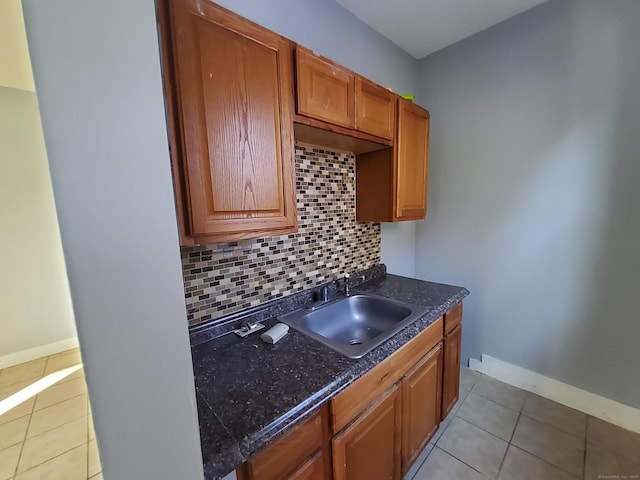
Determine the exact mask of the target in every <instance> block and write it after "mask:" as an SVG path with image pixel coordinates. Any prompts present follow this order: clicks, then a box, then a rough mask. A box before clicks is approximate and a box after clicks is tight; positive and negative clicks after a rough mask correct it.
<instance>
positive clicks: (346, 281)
mask: <svg viewBox="0 0 640 480" xmlns="http://www.w3.org/2000/svg"><path fill="white" fill-rule="evenodd" d="M349 276H350V275H349V274H348V273H345V275H344V294H345V295H346V296H347V297H348V296H349Z"/></svg>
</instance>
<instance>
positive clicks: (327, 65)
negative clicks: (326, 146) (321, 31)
mask: <svg viewBox="0 0 640 480" xmlns="http://www.w3.org/2000/svg"><path fill="white" fill-rule="evenodd" d="M296 73H297V86H298V88H297V98H298V113H300V114H301V115H306V116H309V117H312V118H316V119H318V120H323V121H325V122H330V123H335V124H336V125H341V126H343V127H348V128H354V127H355V76H354V75H353V73H352V72H350V71H349V70H347V69H345V68H343V67H341V66H340V65H338V64H336V63H333V62H332V61H331V60H328V59H326V58H324V57H320V56H319V55H316V54H314V53H313V52H312V51H311V50H308V49H306V48H304V47H301V46H300V45H298V46H297V47H296Z"/></svg>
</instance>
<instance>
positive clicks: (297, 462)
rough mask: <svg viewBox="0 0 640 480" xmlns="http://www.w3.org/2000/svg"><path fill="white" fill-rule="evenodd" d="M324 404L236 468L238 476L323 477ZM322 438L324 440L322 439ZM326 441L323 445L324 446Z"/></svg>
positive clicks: (246, 479)
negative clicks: (306, 418) (308, 417)
mask: <svg viewBox="0 0 640 480" xmlns="http://www.w3.org/2000/svg"><path fill="white" fill-rule="evenodd" d="M325 425H328V415H327V405H326V404H325V405H323V406H322V407H321V408H320V411H319V412H317V413H316V414H315V415H313V416H312V417H311V418H310V419H308V420H306V421H305V422H303V423H301V424H300V425H297V426H296V427H294V428H293V429H291V430H290V431H289V432H287V433H286V434H285V435H284V436H282V437H280V438H279V439H278V440H276V441H275V442H274V443H273V444H271V445H269V447H267V448H265V449H264V450H262V451H260V452H258V453H257V454H255V455H254V456H252V457H251V458H250V459H249V460H248V461H247V462H245V463H243V464H242V465H241V466H240V467H238V469H237V470H236V476H237V477H238V480H282V479H283V478H296V479H299V480H301V479H308V480H311V479H313V480H315V479H318V480H320V479H324V478H326V476H325V471H330V465H327V464H328V463H330V462H328V461H327V460H328V458H329V457H328V455H325V454H327V453H328V452H327V447H328V433H325V431H326V430H327V428H325ZM325 439H326V440H325ZM325 445H326V446H325Z"/></svg>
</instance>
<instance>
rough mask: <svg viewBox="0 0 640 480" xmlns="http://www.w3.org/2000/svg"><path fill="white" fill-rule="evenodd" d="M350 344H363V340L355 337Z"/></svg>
mask: <svg viewBox="0 0 640 480" xmlns="http://www.w3.org/2000/svg"><path fill="white" fill-rule="evenodd" d="M349 345H362V342H361V341H360V340H358V339H353V340H351V341H350V342H349Z"/></svg>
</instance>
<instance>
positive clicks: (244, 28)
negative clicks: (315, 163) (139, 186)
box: [159, 0, 297, 244]
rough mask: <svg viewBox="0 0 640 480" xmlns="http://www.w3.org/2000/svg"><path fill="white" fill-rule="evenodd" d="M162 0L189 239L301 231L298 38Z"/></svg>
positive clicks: (215, 10)
mask: <svg viewBox="0 0 640 480" xmlns="http://www.w3.org/2000/svg"><path fill="white" fill-rule="evenodd" d="M160 3H161V5H160V6H159V10H160V15H161V25H162V27H163V28H162V34H163V35H162V37H163V45H164V48H163V57H164V58H163V61H164V75H165V87H166V88H165V91H166V94H167V97H168V100H169V101H168V110H169V112H168V113H169V115H168V116H169V118H170V125H169V126H170V139H171V147H172V148H171V153H172V160H173V164H174V178H175V180H176V196H177V199H178V202H177V203H178V214H179V217H180V220H181V233H182V243H183V244H192V243H209V242H213V241H224V240H234V239H240V238H248V237H257V236H264V235H268V234H282V233H289V232H293V231H295V230H296V228H297V214H296V202H295V189H294V185H295V183H294V155H293V118H292V116H293V104H292V98H291V92H292V91H293V58H292V44H291V42H289V41H288V40H287V39H285V38H283V37H281V36H279V35H277V34H275V33H273V32H271V31H269V30H266V29H264V28H262V27H260V26H258V25H256V24H253V23H251V22H249V21H248V20H246V19H243V18H241V17H238V16H237V15H235V14H233V13H231V12H229V11H227V10H225V9H223V8H221V7H219V6H217V5H215V4H213V3H211V2H210V1H208V0H166V3H165V2H164V1H161V2H160Z"/></svg>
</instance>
